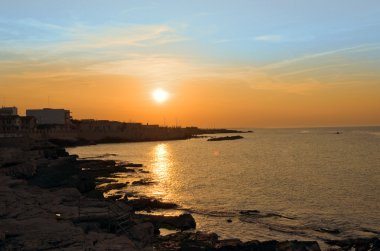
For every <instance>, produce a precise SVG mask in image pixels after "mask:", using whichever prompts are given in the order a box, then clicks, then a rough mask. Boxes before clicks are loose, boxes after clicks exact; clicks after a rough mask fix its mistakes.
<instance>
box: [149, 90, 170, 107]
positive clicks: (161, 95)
mask: <svg viewBox="0 0 380 251" xmlns="http://www.w3.org/2000/svg"><path fill="white" fill-rule="evenodd" d="M152 97H153V99H154V100H155V101H156V102H157V103H160V104H161V103H164V102H165V101H167V100H168V98H169V93H168V92H167V91H165V90H163V89H161V88H158V89H156V90H154V91H153V92H152Z"/></svg>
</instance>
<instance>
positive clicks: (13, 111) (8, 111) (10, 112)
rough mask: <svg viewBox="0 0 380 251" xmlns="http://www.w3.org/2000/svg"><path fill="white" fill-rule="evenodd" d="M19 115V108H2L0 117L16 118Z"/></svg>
mask: <svg viewBox="0 0 380 251" xmlns="http://www.w3.org/2000/svg"><path fill="white" fill-rule="evenodd" d="M15 115H17V107H14V106H13V107H1V108H0V116H15Z"/></svg>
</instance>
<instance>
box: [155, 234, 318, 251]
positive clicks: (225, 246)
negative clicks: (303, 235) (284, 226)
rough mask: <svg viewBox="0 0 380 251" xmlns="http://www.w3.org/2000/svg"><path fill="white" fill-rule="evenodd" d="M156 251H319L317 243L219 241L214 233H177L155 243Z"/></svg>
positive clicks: (161, 238)
mask: <svg viewBox="0 0 380 251" xmlns="http://www.w3.org/2000/svg"><path fill="white" fill-rule="evenodd" d="M155 248H156V250H160V251H161V250H162V251H164V250H167V251H178V250H189V251H190V250H192V251H197V250H199V251H200V250H209V251H213V250H215V251H216V250H221V251H222V250H223V251H228V250H236V251H240V250H241V251H290V250H294V251H319V250H320V248H319V245H318V243H317V242H316V241H281V242H280V241H264V242H259V241H249V242H242V241H240V240H239V239H229V240H219V238H218V236H217V235H216V234H214V233H212V234H207V233H202V232H196V233H176V234H171V235H168V236H163V237H160V238H159V239H158V240H157V242H156V243H155Z"/></svg>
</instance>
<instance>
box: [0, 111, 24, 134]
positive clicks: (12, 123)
mask: <svg viewBox="0 0 380 251" xmlns="http://www.w3.org/2000/svg"><path fill="white" fill-rule="evenodd" d="M20 128H21V118H20V117H19V116H17V115H8V116H0V130H1V131H3V132H7V131H17V130H20Z"/></svg>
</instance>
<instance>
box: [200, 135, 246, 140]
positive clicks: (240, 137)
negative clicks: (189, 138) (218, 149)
mask: <svg viewBox="0 0 380 251" xmlns="http://www.w3.org/2000/svg"><path fill="white" fill-rule="evenodd" d="M242 138H244V137H243V136H240V135H236V136H226V137H217V138H209V139H208V140H207V141H223V140H237V139H242Z"/></svg>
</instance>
